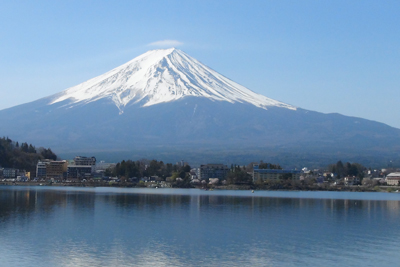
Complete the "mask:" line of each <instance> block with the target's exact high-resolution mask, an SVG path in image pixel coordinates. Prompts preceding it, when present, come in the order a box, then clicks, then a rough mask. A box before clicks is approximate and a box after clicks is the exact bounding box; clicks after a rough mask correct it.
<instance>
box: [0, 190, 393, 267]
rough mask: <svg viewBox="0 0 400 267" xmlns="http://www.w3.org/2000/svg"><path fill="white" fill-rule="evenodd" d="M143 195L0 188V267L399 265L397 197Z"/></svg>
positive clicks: (234, 193)
mask: <svg viewBox="0 0 400 267" xmlns="http://www.w3.org/2000/svg"><path fill="white" fill-rule="evenodd" d="M146 190H147V189H140V190H131V191H129V190H126V189H120V190H119V189H79V188H71V189H65V188H59V189H57V188H56V189H55V188H46V187H0V237H1V239H0V265H2V266H310V265H313V266H338V265H344V266H360V265H363V266H377V265H379V266H396V265H397V264H398V262H399V260H400V255H399V253H398V251H399V248H400V245H398V240H399V233H400V230H399V229H398V222H399V219H400V201H399V200H397V199H398V198H400V197H399V195H395V194H392V195H390V194H386V195H377V194H375V195H374V194H373V193H372V194H371V193H361V194H360V193H359V194H357V195H354V194H353V193H346V194H348V195H349V197H348V198H346V196H347V195H346V194H341V195H338V196H339V197H338V198H337V199H335V198H332V199H321V198H318V199H317V198H313V197H316V196H317V197H318V196H319V194H323V193H320V192H319V193H316V192H308V194H305V195H301V197H293V195H292V194H294V193H293V192H280V193H279V194H280V197H271V195H272V196H274V194H275V193H268V192H256V193H255V194H251V193H249V192H246V193H244V192H237V191H223V192H204V191H199V190H169V191H163V190H162V189H159V190H158V191H157V192H155V191H154V190H153V191H152V190H147V191H146ZM164 193H166V194H164ZM352 194H353V195H352ZM328 195H329V194H328ZM325 196H327V195H326V194H325ZM354 196H357V197H358V198H359V199H362V200H357V199H354ZM340 198H341V199H340ZM349 198H351V199H349ZM368 198H371V199H374V200H368ZM376 198H378V199H379V200H376ZM385 198H386V199H388V200H384V199H385Z"/></svg>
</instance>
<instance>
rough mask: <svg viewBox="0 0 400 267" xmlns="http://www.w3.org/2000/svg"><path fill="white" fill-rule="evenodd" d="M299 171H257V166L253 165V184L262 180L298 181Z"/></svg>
mask: <svg viewBox="0 0 400 267" xmlns="http://www.w3.org/2000/svg"><path fill="white" fill-rule="evenodd" d="M300 175H301V171H298V170H284V169H259V167H258V164H255V165H253V182H256V181H259V180H262V181H265V180H283V179H289V180H299V179H300Z"/></svg>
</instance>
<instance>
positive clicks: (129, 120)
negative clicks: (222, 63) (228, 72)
mask: <svg viewBox="0 0 400 267" xmlns="http://www.w3.org/2000/svg"><path fill="white" fill-rule="evenodd" d="M0 135H4V136H9V137H10V138H12V139H14V140H27V141H28V142H32V143H35V144H38V145H40V146H44V147H52V149H53V150H54V151H55V152H57V154H61V155H62V153H66V152H68V153H75V152H76V153H78V152H79V153H81V154H82V153H87V154H89V155H92V154H94V153H100V152H101V153H111V152H114V153H119V152H122V151H123V152H124V153H130V152H132V155H137V154H135V153H136V152H135V151H142V152H143V154H146V155H149V157H153V158H157V159H162V157H170V158H169V160H174V159H181V156H182V155H187V156H188V157H193V159H195V158H196V157H197V159H199V158H201V159H202V160H204V161H207V156H205V155H213V156H215V158H217V159H218V155H221V158H227V161H229V158H232V159H233V158H235V159H237V158H243V159H245V158H251V157H252V156H255V157H258V158H257V159H258V160H259V159H262V158H263V157H264V158H265V157H272V156H279V155H280V153H283V151H284V152H285V153H286V154H285V155H287V154H288V153H289V155H290V153H292V154H293V157H294V158H296V157H298V158H301V157H303V156H302V155H304V154H307V155H311V157H313V155H314V157H315V158H318V157H320V155H322V154H324V156H326V157H327V158H329V156H332V159H338V157H341V158H340V159H342V160H347V159H346V157H347V158H349V157H357V156H359V157H363V158H370V159H372V158H377V157H380V158H392V157H396V155H398V153H399V152H400V130H399V129H396V128H393V127H390V126H387V125H385V124H382V123H379V122H374V121H369V120H366V119H361V118H355V117H348V116H343V115H340V114H323V113H318V112H314V111H308V110H304V109H301V108H298V107H294V106H291V105H288V104H285V103H282V102H279V101H276V100H273V99H270V98H268V97H266V96H263V95H260V94H257V93H254V92H252V91H251V90H249V89H247V88H245V87H244V86H241V85H239V84H237V83H235V82H233V81H231V80H230V79H228V78H226V77H224V76H223V75H221V74H219V73H217V72H216V71H214V70H212V69H210V68H209V67H207V66H205V65H204V64H202V63H200V62H199V61H197V60H195V59H193V58H192V57H190V56H188V55H187V54H185V53H184V52H182V51H180V50H178V49H174V48H171V49H165V50H152V51H149V52H147V53H144V54H143V55H141V56H138V57H136V58H135V59H133V60H131V61H129V62H127V63H125V64H123V65H121V66H119V67H117V68H114V69H113V70H111V71H109V72H107V73H105V74H103V75H100V76H98V77H95V78H93V79H90V80H88V81H86V82H84V83H81V84H79V85H77V86H74V87H71V88H69V89H67V90H65V91H63V92H60V93H58V94H55V95H52V96H49V97H46V98H42V99H39V100H37V101H34V102H31V103H27V104H23V105H19V106H16V107H13V108H9V109H5V110H1V111H0ZM225 151H229V155H226V153H225ZM218 153H219V154H218ZM94 155H95V154H94ZM265 159H267V158H265ZM117 160H120V158H118V159H117ZM310 160H311V159H310ZM237 163H239V162H237ZM276 163H279V162H276Z"/></svg>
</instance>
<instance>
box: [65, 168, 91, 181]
mask: <svg viewBox="0 0 400 267" xmlns="http://www.w3.org/2000/svg"><path fill="white" fill-rule="evenodd" d="M92 173H93V166H90V165H69V166H68V168H67V178H68V179H88V178H91V177H92Z"/></svg>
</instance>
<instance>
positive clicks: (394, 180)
mask: <svg viewBox="0 0 400 267" xmlns="http://www.w3.org/2000/svg"><path fill="white" fill-rule="evenodd" d="M399 181H400V172H392V173H389V174H388V175H387V176H386V183H387V185H399Z"/></svg>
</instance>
